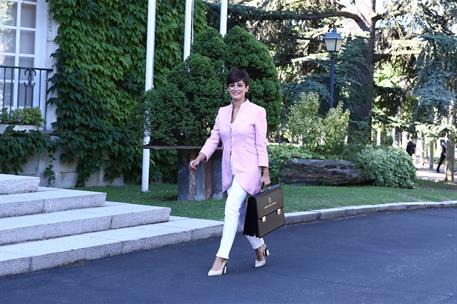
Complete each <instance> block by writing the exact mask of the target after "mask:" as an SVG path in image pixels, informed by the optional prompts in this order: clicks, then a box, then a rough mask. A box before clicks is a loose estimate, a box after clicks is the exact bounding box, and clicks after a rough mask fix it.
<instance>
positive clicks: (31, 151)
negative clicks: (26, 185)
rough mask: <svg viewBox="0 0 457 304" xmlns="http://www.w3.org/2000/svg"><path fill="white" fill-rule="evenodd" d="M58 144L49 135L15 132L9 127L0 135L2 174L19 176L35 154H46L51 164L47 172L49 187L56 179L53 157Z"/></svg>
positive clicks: (38, 132)
mask: <svg viewBox="0 0 457 304" xmlns="http://www.w3.org/2000/svg"><path fill="white" fill-rule="evenodd" d="M56 147H57V142H56V141H55V140H53V139H52V138H51V136H50V135H49V134H45V133H43V132H40V131H35V130H32V131H14V126H9V127H7V128H6V130H5V131H4V132H3V134H1V135H0V172H2V173H13V174H19V173H20V171H21V169H22V167H23V166H24V165H25V164H26V163H27V161H28V160H29V159H30V157H32V156H33V155H35V154H43V153H46V154H47V155H48V157H49V158H50V164H49V166H48V167H47V168H46V170H45V177H47V179H48V185H50V184H51V183H52V181H53V180H54V179H55V175H54V171H53V160H54V159H53V155H54V153H55V150H56Z"/></svg>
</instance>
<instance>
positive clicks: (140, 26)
mask: <svg viewBox="0 0 457 304" xmlns="http://www.w3.org/2000/svg"><path fill="white" fill-rule="evenodd" d="M49 3H50V12H51V15H52V18H53V19H54V20H55V21H56V22H57V23H58V24H59V28H58V33H57V37H56V42H57V44H58V47H59V48H58V50H57V51H56V52H55V53H54V54H53V56H54V57H55V60H56V65H55V67H56V73H55V75H54V76H53V77H52V78H51V81H52V89H53V90H54V91H55V92H56V93H57V94H56V96H57V97H56V98H52V99H51V100H50V102H51V103H53V104H55V105H56V106H57V122H56V124H55V132H56V133H57V135H59V136H60V138H61V141H60V142H61V144H62V148H63V154H62V159H63V160H68V161H76V162H77V171H78V173H79V174H78V184H79V185H82V184H83V183H84V181H85V180H86V179H87V178H88V177H89V175H90V174H91V173H93V172H95V171H96V170H97V169H99V168H101V167H105V168H106V172H107V175H108V177H109V178H114V177H116V176H119V175H121V174H126V175H132V170H135V172H139V170H138V169H139V165H140V163H141V162H140V161H139V158H140V156H141V144H142V138H143V131H142V129H143V126H142V125H143V117H142V109H143V106H142V102H143V99H142V97H143V94H144V78H145V76H144V75H145V56H146V55H145V54H146V25H147V3H148V1H133V2H132V1H122V0H103V1H92V0H81V1H70V0H49ZM194 16H195V19H194V27H195V29H196V30H197V31H200V30H201V29H202V28H204V27H205V26H206V24H205V17H204V9H203V4H202V2H201V1H196V8H195V14H194ZM156 28H157V32H156V45H157V49H156V52H155V73H154V74H155V77H156V79H155V80H156V83H158V84H160V83H164V79H165V77H166V75H167V74H168V72H169V70H170V69H171V68H172V67H174V66H175V65H176V64H178V63H179V62H180V61H181V58H182V41H183V28H184V2H183V1H180V0H169V1H158V5H157V24H156Z"/></svg>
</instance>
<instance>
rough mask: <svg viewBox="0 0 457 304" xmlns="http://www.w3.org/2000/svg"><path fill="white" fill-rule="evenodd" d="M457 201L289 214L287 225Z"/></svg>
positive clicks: (456, 204)
mask: <svg viewBox="0 0 457 304" xmlns="http://www.w3.org/2000/svg"><path fill="white" fill-rule="evenodd" d="M456 207H457V201H444V202H407V203H388V204H379V205H360V206H348V207H340V208H329V209H320V210H312V211H300V212H289V213H286V214H285V217H286V224H287V225H290V224H300V223H309V222H315V221H321V220H331V219H342V218H347V217H352V216H358V215H368V214H372V213H378V212H394V211H407V210H417V209H427V208H456Z"/></svg>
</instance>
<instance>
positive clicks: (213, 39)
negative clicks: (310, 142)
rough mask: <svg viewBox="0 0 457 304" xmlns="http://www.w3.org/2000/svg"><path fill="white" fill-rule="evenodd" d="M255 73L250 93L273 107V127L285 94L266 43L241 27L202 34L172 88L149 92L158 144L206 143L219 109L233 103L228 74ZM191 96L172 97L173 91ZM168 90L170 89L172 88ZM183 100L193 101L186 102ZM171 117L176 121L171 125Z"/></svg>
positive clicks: (170, 82)
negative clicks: (237, 70)
mask: <svg viewBox="0 0 457 304" xmlns="http://www.w3.org/2000/svg"><path fill="white" fill-rule="evenodd" d="M234 67H237V68H242V69H246V70H247V71H248V73H249V74H250V76H251V82H250V90H249V92H248V98H249V99H250V100H251V101H252V102H254V103H256V104H259V105H261V106H263V107H265V108H266V110H267V119H268V127H269V130H270V131H273V130H275V128H276V127H277V125H278V123H279V113H280V106H281V93H280V87H279V81H278V79H277V72H276V67H275V66H274V64H273V60H272V58H271V56H270V54H269V53H268V50H267V48H266V46H265V45H263V44H262V43H261V42H259V41H257V40H256V39H255V37H254V36H253V35H251V34H249V33H248V32H246V31H245V30H244V29H242V28H240V27H234V28H232V29H231V30H230V31H229V32H228V33H227V35H226V37H225V38H222V36H221V35H220V34H219V33H218V32H217V31H216V30H215V29H212V28H208V29H207V30H205V31H203V32H202V33H201V34H199V35H197V36H196V38H195V41H194V45H193V47H192V54H191V56H190V57H189V58H188V59H187V60H186V62H184V63H182V64H180V65H178V66H176V67H175V68H174V69H173V70H172V71H171V72H170V74H169V75H168V77H167V82H168V84H167V87H168V88H169V89H163V88H158V89H155V90H152V91H151V92H148V94H147V96H146V101H147V102H146V104H147V110H148V113H149V114H148V130H149V132H150V135H151V141H152V143H155V144H168V145H202V144H203V143H204V141H205V139H206V138H207V137H208V135H209V131H210V129H211V127H212V126H213V124H214V118H215V116H216V114H217V109H218V108H219V107H221V106H224V105H227V104H228V103H229V102H230V97H229V96H228V94H226V83H225V79H226V76H227V74H228V71H229V70H230V69H231V68H234ZM176 90H178V91H179V92H181V93H182V94H184V96H185V97H186V100H185V101H181V103H180V102H178V101H177V100H171V99H172V98H173V97H172V96H176V97H177V96H181V95H180V94H178V92H177V91H176ZM167 92H168V93H167ZM181 104H185V105H187V106H186V107H184V108H183V107H182V106H181ZM167 120H171V121H175V122H176V123H175V124H173V125H171V124H170V123H168V122H167Z"/></svg>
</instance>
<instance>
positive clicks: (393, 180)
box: [357, 146, 416, 188]
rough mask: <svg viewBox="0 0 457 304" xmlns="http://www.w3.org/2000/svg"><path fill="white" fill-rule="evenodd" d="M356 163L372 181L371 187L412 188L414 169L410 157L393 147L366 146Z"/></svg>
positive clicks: (414, 177) (414, 183)
mask: <svg viewBox="0 0 457 304" xmlns="http://www.w3.org/2000/svg"><path fill="white" fill-rule="evenodd" d="M357 163H358V164H359V166H360V167H361V168H362V169H363V171H364V173H365V174H366V175H367V176H368V177H370V178H372V179H373V185H375V186H379V187H391V188H414V187H415V186H416V169H415V168H414V165H413V163H412V160H411V157H410V156H409V155H408V154H407V153H406V152H405V151H403V150H400V149H396V148H393V147H373V146H366V147H365V148H364V149H363V150H362V151H360V152H359V153H358V155H357Z"/></svg>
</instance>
